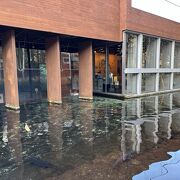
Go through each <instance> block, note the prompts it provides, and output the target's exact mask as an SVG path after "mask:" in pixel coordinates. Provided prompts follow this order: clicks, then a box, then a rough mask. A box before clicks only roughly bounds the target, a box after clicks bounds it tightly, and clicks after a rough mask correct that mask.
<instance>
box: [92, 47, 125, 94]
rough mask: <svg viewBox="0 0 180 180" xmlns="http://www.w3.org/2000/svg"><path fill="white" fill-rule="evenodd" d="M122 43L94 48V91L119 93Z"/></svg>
mask: <svg viewBox="0 0 180 180" xmlns="http://www.w3.org/2000/svg"><path fill="white" fill-rule="evenodd" d="M121 74H122V44H105V45H104V47H103V46H101V47H95V48H94V92H95V93H96V92H97V93H118V94H120V93H121V89H122V88H121V84H122V83H121V82H122V76H121Z"/></svg>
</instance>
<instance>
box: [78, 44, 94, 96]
mask: <svg viewBox="0 0 180 180" xmlns="http://www.w3.org/2000/svg"><path fill="white" fill-rule="evenodd" d="M79 98H81V99H93V52H92V42H91V41H87V42H83V43H81V44H80V47H79Z"/></svg>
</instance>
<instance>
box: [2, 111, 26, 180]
mask: <svg viewBox="0 0 180 180" xmlns="http://www.w3.org/2000/svg"><path fill="white" fill-rule="evenodd" d="M5 114H6V118H7V119H6V126H7V136H6V131H5V132H4V133H3V138H4V140H5V138H7V139H6V142H7V144H8V147H9V150H10V151H9V152H10V157H11V158H10V159H9V162H11V163H13V164H14V165H13V167H14V168H12V169H11V170H10V172H9V174H8V178H10V179H13V178H14V177H16V178H17V179H19V180H23V172H24V165H23V156H22V143H21V134H20V113H19V112H14V111H10V110H7V111H6V112H5Z"/></svg>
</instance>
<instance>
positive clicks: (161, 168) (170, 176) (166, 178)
mask: <svg viewBox="0 0 180 180" xmlns="http://www.w3.org/2000/svg"><path fill="white" fill-rule="evenodd" d="M168 154H169V155H170V156H171V158H170V159H169V160H167V161H161V162H157V163H153V164H151V165H150V166H149V170H146V171H143V172H142V173H140V174H138V175H136V176H134V177H133V180H152V179H154V180H179V179H180V150H179V151H176V152H168Z"/></svg>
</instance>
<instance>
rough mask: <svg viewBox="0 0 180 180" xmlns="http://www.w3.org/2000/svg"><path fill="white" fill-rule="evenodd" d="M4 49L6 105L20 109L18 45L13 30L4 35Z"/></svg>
mask: <svg viewBox="0 0 180 180" xmlns="http://www.w3.org/2000/svg"><path fill="white" fill-rule="evenodd" d="M2 48H3V66H4V87H5V104H6V107H8V108H11V109H19V94H18V78H17V63H16V43H15V32H14V31H13V30H9V31H7V32H5V33H4V34H3V40H2Z"/></svg>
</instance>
